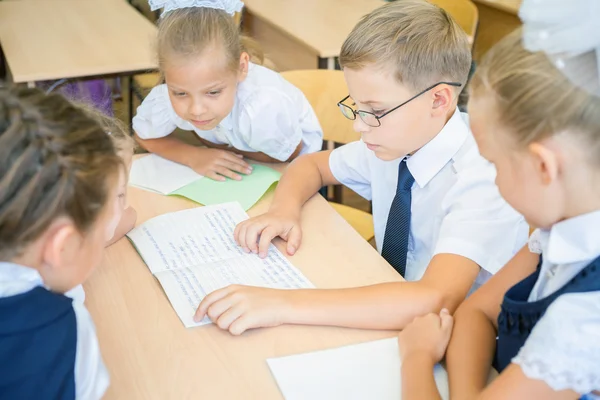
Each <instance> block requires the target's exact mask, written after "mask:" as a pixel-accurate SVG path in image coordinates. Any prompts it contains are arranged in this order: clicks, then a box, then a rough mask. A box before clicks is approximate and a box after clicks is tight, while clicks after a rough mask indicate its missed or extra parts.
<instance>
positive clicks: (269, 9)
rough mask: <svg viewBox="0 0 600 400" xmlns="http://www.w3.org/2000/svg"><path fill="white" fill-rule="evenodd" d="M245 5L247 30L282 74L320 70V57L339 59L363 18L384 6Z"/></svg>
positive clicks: (299, 0) (312, 0) (336, 2)
mask: <svg viewBox="0 0 600 400" xmlns="http://www.w3.org/2000/svg"><path fill="white" fill-rule="evenodd" d="M244 3H245V6H246V12H247V16H248V17H247V20H244V26H245V28H246V30H247V31H248V33H249V34H250V35H251V36H252V37H254V38H256V39H257V40H258V41H259V42H260V44H261V45H262V46H263V48H264V50H265V53H266V54H267V55H268V57H269V58H270V59H271V60H273V61H274V62H275V64H276V65H277V67H278V69H279V70H281V71H284V70H289V69H309V68H316V67H317V66H318V64H317V63H318V58H319V57H320V58H324V59H328V58H329V59H332V58H333V57H337V56H338V54H339V52H340V49H341V47H342V43H343V42H344V40H345V39H346V37H347V36H348V34H349V33H350V31H351V30H352V28H354V25H356V23H357V22H358V21H359V20H360V18H361V17H362V16H364V15H366V14H368V13H370V12H371V11H373V10H374V9H375V8H377V7H379V6H381V5H383V4H384V2H383V1H381V0H286V1H281V0H246V1H244ZM247 22H248V24H247ZM286 49H287V50H286ZM282 53H283V54H282ZM332 61H333V60H331V61H330V62H332ZM332 66H333V65H330V66H329V67H332ZM330 69H332V68H330Z"/></svg>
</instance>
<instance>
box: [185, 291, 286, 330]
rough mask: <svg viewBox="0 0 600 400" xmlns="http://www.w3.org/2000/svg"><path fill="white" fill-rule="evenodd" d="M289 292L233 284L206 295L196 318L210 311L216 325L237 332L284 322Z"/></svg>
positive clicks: (201, 317) (210, 316) (196, 319)
mask: <svg viewBox="0 0 600 400" xmlns="http://www.w3.org/2000/svg"><path fill="white" fill-rule="evenodd" d="M285 293H286V291H285V290H278V289H267V288H258V287H253V286H240V285H230V286H227V287H225V288H223V289H219V290H216V291H214V292H212V293H211V294H209V295H208V296H206V297H205V298H204V300H202V302H201V303H200V305H199V306H198V310H197V311H196V314H195V315H194V320H195V321H201V320H202V319H203V318H204V316H205V315H207V314H208V317H209V318H210V319H211V320H212V321H213V322H214V323H215V325H217V326H218V327H219V328H221V329H224V330H228V331H229V332H230V333H231V334H233V335H241V334H242V333H244V332H245V331H246V330H248V329H252V328H261V327H269V326H277V325H281V324H282V323H283V316H284V315H285V310H286V304H287V302H286V295H285Z"/></svg>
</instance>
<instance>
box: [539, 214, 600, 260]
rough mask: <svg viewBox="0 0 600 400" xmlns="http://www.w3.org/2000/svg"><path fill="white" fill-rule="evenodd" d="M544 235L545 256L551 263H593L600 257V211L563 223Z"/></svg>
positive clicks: (541, 236) (541, 237)
mask: <svg viewBox="0 0 600 400" xmlns="http://www.w3.org/2000/svg"><path fill="white" fill-rule="evenodd" d="M542 233H543V234H542V235H540V241H541V245H542V250H543V251H544V252H543V256H544V259H546V260H548V261H549V262H550V263H552V264H555V265H558V264H571V263H576V262H583V261H591V260H593V259H595V258H596V257H598V256H599V255H600V241H599V240H598V234H599V233H600V210H598V211H594V212H591V213H587V214H583V215H579V216H577V217H574V218H569V219H567V220H564V221H561V222H559V223H557V224H554V225H553V226H552V228H551V229H550V230H549V231H542Z"/></svg>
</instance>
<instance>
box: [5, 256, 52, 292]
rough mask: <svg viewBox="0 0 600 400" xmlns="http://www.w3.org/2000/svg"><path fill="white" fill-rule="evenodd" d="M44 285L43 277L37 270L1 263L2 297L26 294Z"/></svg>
mask: <svg viewBox="0 0 600 400" xmlns="http://www.w3.org/2000/svg"><path fill="white" fill-rule="evenodd" d="M43 284H44V283H43V281H42V277H41V275H40V274H39V273H38V272H37V271H36V270H35V269H33V268H30V267H24V266H22V265H18V264H13V263H8V262H0V297H8V296H15V295H18V294H21V293H25V292H28V291H30V290H31V289H33V288H34V287H36V286H43Z"/></svg>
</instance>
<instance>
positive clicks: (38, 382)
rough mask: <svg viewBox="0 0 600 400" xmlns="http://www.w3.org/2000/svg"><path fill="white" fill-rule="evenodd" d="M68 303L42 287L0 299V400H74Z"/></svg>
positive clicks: (73, 325) (73, 330) (72, 319)
mask: <svg viewBox="0 0 600 400" xmlns="http://www.w3.org/2000/svg"><path fill="white" fill-rule="evenodd" d="M76 354H77V320H76V316H75V310H74V309H73V306H72V299H71V298H69V297H66V296H63V295H61V294H56V293H52V292H50V291H48V290H47V289H45V288H43V287H42V286H37V287H35V288H33V289H32V290H30V291H28V292H25V293H21V294H18V295H14V296H9V297H3V298H0V399H2V400H4V399H6V400H9V399H10V400H15V399H18V400H28V399H35V400H45V399H52V400H56V399H58V400H72V399H75V357H76Z"/></svg>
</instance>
